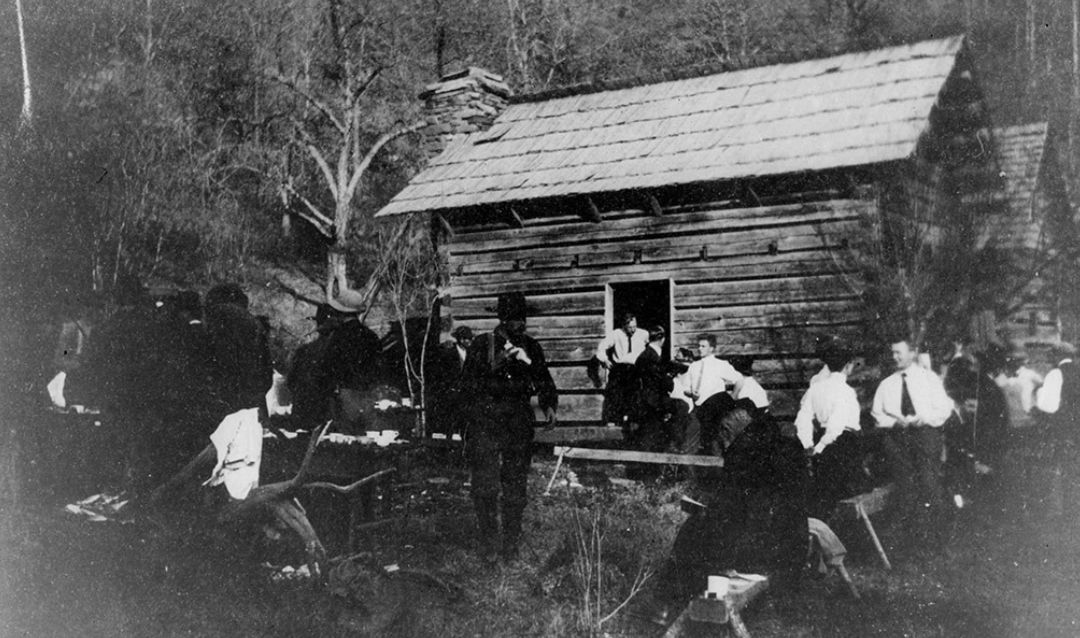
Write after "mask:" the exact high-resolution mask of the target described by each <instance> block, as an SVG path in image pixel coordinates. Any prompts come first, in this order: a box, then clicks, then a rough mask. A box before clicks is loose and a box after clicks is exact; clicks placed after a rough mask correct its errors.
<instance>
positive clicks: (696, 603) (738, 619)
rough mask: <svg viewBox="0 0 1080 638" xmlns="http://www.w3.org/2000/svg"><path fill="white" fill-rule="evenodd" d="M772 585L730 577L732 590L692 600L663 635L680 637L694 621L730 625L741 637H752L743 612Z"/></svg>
mask: <svg viewBox="0 0 1080 638" xmlns="http://www.w3.org/2000/svg"><path fill="white" fill-rule="evenodd" d="M768 588H769V580H768V579H767V578H764V577H762V578H761V580H749V579H746V578H744V577H740V576H734V577H732V578H731V585H730V589H728V593H727V595H726V596H724V597H723V598H722V599H713V598H705V597H704V596H702V597H698V598H695V599H693V600H691V601H690V604H689V605H687V606H686V609H684V610H683V612H682V613H681V614H679V617H678V618H676V619H675V622H673V623H671V626H670V627H668V630H667V632H666V633H664V638H679V636H682V635H683V632H684V631H686V629H687V625H688V624H689V623H690V622H691V621H693V622H698V623H706V624H710V625H729V626H730V627H731V630H732V631H733V632H734V633H735V635H736V636H738V637H739V638H750V632H749V630H747V628H746V624H745V623H743V620H742V616H741V614H740V612H741V611H742V608H743V607H745V606H746V605H747V604H748V603H749V602H750V601H751V600H753V599H755V598H757V597H758V595H759V594H761V593H762V592H764V591H765V590H766V589H768Z"/></svg>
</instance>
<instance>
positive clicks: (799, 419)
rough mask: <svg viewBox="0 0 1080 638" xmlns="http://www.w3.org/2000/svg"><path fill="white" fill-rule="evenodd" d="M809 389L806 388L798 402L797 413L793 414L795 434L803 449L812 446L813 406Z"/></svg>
mask: <svg viewBox="0 0 1080 638" xmlns="http://www.w3.org/2000/svg"><path fill="white" fill-rule="evenodd" d="M810 392H811V390H807V391H806V392H805V393H804V394H803V397H802V401H801V402H800V403H799V413H798V414H797V415H795V434H796V435H797V436H798V437H799V443H801V444H802V446H803V449H804V450H808V449H810V448H812V447H814V408H813V405H812V404H813V401H811V400H810Z"/></svg>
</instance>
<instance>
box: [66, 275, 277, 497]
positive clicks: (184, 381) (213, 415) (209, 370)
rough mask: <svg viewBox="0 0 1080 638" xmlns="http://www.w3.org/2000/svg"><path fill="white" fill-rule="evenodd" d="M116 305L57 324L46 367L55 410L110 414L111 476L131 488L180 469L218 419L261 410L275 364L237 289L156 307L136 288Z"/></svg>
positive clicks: (263, 331)
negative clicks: (58, 406) (54, 377)
mask: <svg viewBox="0 0 1080 638" xmlns="http://www.w3.org/2000/svg"><path fill="white" fill-rule="evenodd" d="M118 306H119V307H118V308H117V309H116V311H115V312H113V313H112V314H111V315H110V316H109V317H108V318H107V319H104V320H102V321H100V323H98V321H97V320H96V319H95V320H93V321H91V320H88V318H87V317H86V316H85V313H84V316H82V317H79V316H75V315H74V314H73V315H72V316H71V317H69V318H68V320H67V321H65V322H63V324H62V327H61V330H60V338H59V339H58V344H57V350H56V353H55V356H54V365H55V366H56V368H57V369H58V370H59V371H60V372H62V373H63V374H64V375H65V377H66V380H65V382H64V384H63V385H64V387H63V394H62V397H63V399H62V402H63V403H68V404H81V405H86V406H92V407H95V408H99V409H102V410H104V411H106V412H107V413H108V414H109V415H110V419H109V428H108V429H109V431H110V432H111V433H112V434H113V435H115V438H116V444H115V446H114V449H115V450H116V451H117V458H116V459H115V461H116V465H117V474H118V476H117V477H116V479H117V480H118V481H121V482H122V483H123V484H125V485H126V486H127V487H129V488H132V489H135V490H137V491H138V490H143V489H149V488H151V487H152V486H153V485H155V484H157V483H160V482H161V481H163V480H165V479H167V478H168V477H169V476H171V474H172V473H173V472H175V471H176V470H178V469H180V468H181V467H182V466H183V465H184V464H185V463H186V462H187V461H188V460H189V459H190V458H191V456H193V455H194V454H195V453H197V452H198V451H199V450H201V449H202V448H203V447H204V446H205V445H206V437H207V436H208V435H209V434H210V432H212V431H213V429H214V427H215V426H216V425H217V424H218V423H219V422H220V420H221V419H222V418H223V417H225V416H226V415H228V414H232V413H234V412H237V411H239V410H243V409H248V408H255V407H260V408H261V409H262V410H263V411H265V410H266V402H265V396H266V393H267V390H268V389H269V388H270V387H271V385H272V382H273V363H272V360H271V355H270V348H269V330H268V327H267V324H266V323H265V321H263V320H261V319H260V318H259V317H256V316H254V315H253V314H252V313H251V312H250V310H249V307H248V298H247V295H246V294H245V293H244V292H243V290H242V289H241V288H240V287H239V286H237V285H235V284H223V285H220V286H216V287H214V288H212V289H210V290H209V291H208V292H207V294H206V296H205V299H203V298H202V297H200V295H199V294H198V293H197V292H194V291H184V292H181V293H178V294H175V295H173V296H170V297H168V298H166V299H161V300H158V301H157V302H156V303H155V302H154V301H153V300H152V299H151V298H150V297H149V296H148V295H147V294H146V292H145V291H144V290H142V289H136V290H133V291H132V292H131V293H130V294H127V295H126V296H123V297H122V298H121V299H120V302H119V304H118ZM95 324H98V325H95ZM55 402H56V399H55V398H54V403H55Z"/></svg>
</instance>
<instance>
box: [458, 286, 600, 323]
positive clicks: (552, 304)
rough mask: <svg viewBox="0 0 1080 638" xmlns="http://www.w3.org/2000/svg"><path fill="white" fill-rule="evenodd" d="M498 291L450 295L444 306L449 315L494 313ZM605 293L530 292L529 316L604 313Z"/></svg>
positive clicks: (474, 315) (469, 315)
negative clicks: (457, 297)
mask: <svg viewBox="0 0 1080 638" xmlns="http://www.w3.org/2000/svg"><path fill="white" fill-rule="evenodd" d="M497 301H498V296H497V295H492V296H489V297H473V298H465V299H453V298H451V299H450V302H449V303H448V304H446V306H444V307H445V308H447V309H448V312H449V314H450V315H451V316H453V317H455V319H456V318H457V317H477V316H488V315H494V314H495V310H494V309H495V304H496V303H497ZM604 302H605V295H604V289H603V288H602V287H601V288H597V289H595V290H587V291H583V292H566V293H559V294H552V295H532V296H530V297H529V298H528V303H529V306H530V307H531V308H532V309H533V310H532V311H531V313H530V314H531V315H532V316H543V315H556V314H579V315H585V314H603V313H604Z"/></svg>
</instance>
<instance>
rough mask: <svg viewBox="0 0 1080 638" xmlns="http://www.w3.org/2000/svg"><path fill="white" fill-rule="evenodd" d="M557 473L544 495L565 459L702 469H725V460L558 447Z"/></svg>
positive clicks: (551, 484) (702, 456)
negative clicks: (694, 466)
mask: <svg viewBox="0 0 1080 638" xmlns="http://www.w3.org/2000/svg"><path fill="white" fill-rule="evenodd" d="M555 454H557V455H558V457H559V458H558V460H556V461H555V471H554V472H552V473H551V480H550V481H548V485H547V489H546V490H544V494H545V495H548V494H551V486H553V485H555V478H556V477H557V476H558V475H559V470H560V469H561V468H562V462H563V459H564V458H569V459H589V460H593V461H619V462H622V463H660V464H663V465H697V466H701V467H724V459H722V458H720V457H718V456H704V455H698V454H671V453H668V452H638V451H636V450H593V449H590V448H583V447H568V446H556V448H555Z"/></svg>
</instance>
